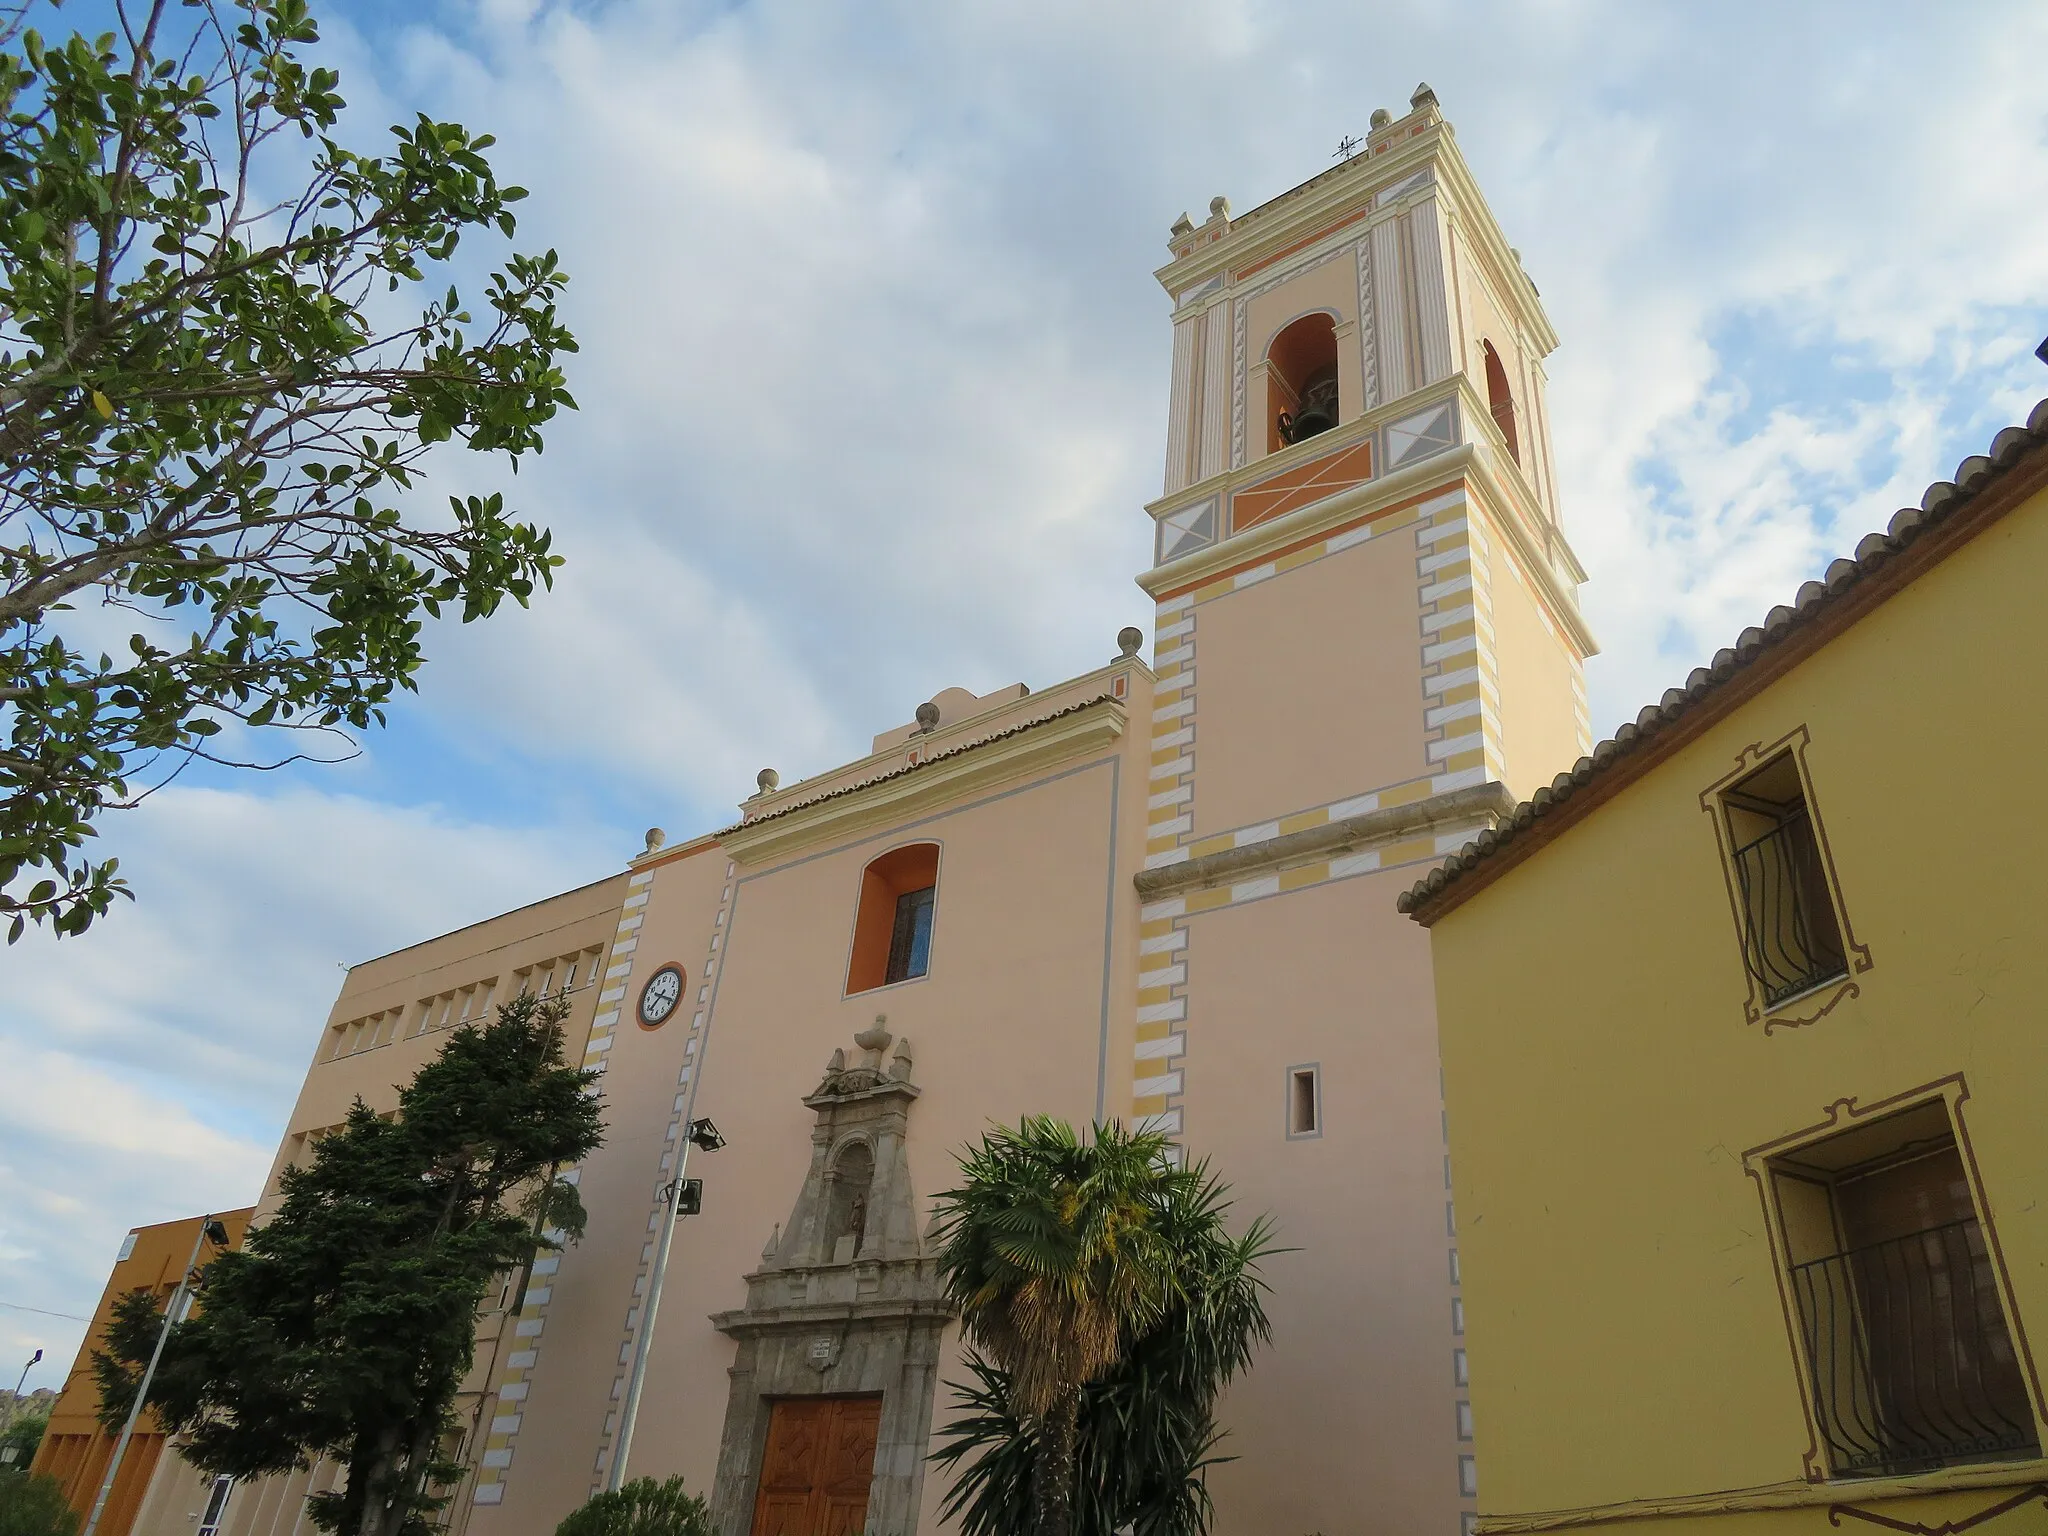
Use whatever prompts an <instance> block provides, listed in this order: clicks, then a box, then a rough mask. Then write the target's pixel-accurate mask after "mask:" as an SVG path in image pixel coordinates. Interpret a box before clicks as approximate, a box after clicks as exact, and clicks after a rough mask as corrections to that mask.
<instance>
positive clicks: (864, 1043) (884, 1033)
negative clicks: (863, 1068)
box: [853, 1013, 896, 1066]
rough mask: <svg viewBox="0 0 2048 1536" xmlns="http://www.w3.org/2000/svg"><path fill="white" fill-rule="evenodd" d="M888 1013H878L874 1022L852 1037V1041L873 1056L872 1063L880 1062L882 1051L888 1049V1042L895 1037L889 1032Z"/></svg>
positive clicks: (878, 1063)
mask: <svg viewBox="0 0 2048 1536" xmlns="http://www.w3.org/2000/svg"><path fill="white" fill-rule="evenodd" d="M888 1024H889V1015H887V1014H886V1013H878V1014H876V1015H875V1022H874V1023H873V1024H871V1025H869V1026H868V1027H867V1028H866V1029H864V1030H862V1031H861V1032H860V1033H859V1034H857V1035H855V1036H854V1037H853V1043H854V1044H855V1045H857V1046H859V1047H860V1048H861V1049H862V1050H863V1051H866V1052H867V1053H868V1054H869V1055H871V1056H873V1057H874V1065H875V1066H880V1065H881V1064H882V1052H884V1051H886V1050H887V1049H889V1042H890V1041H891V1040H893V1039H895V1038H896V1037H895V1036H894V1035H892V1034H890V1033H889V1029H888Z"/></svg>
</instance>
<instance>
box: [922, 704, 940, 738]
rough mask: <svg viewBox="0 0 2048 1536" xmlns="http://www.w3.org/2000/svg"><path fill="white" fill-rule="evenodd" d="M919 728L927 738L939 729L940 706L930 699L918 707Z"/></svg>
mask: <svg viewBox="0 0 2048 1536" xmlns="http://www.w3.org/2000/svg"><path fill="white" fill-rule="evenodd" d="M917 728H918V730H919V731H921V732H923V733H924V734H925V735H927V736H929V735H931V733H932V732H933V731H936V730H937V729H938V728H939V706H938V705H936V704H934V703H932V702H931V701H930V700H929V699H927V700H926V701H925V702H924V703H922V704H920V705H918V706H917Z"/></svg>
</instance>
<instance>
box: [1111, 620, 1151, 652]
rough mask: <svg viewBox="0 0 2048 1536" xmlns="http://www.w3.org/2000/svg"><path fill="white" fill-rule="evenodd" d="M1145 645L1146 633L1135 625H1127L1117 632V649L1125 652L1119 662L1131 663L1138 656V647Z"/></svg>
mask: <svg viewBox="0 0 2048 1536" xmlns="http://www.w3.org/2000/svg"><path fill="white" fill-rule="evenodd" d="M1144 643H1145V631H1143V630H1142V629H1140V628H1138V626H1137V625H1135V624H1126V625H1125V626H1124V627H1123V628H1122V629H1120V630H1118V631H1117V632H1116V648H1117V649H1118V650H1119V651H1121V652H1123V654H1122V655H1121V656H1119V657H1117V660H1118V661H1129V660H1130V659H1131V658H1132V657H1133V656H1135V655H1137V654H1138V647H1139V646H1141V645H1143V644H1144Z"/></svg>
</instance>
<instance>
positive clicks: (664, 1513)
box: [555, 1477, 712, 1536]
mask: <svg viewBox="0 0 2048 1536" xmlns="http://www.w3.org/2000/svg"><path fill="white" fill-rule="evenodd" d="M555 1536H712V1532H711V1506H710V1505H708V1504H706V1503H705V1502H704V1501H703V1500H702V1499H700V1498H698V1497H696V1496H695V1495H694V1494H690V1493H686V1492H685V1491H684V1489H683V1480H682V1478H680V1477H672V1478H670V1479H669V1480H668V1481H667V1482H665V1483H658V1482H656V1481H655V1480H654V1479H653V1478H651V1477H636V1478H634V1479H633V1480H632V1481H631V1482H629V1483H627V1484H626V1485H625V1486H624V1487H623V1488H620V1489H619V1490H617V1491H616V1492H614V1493H597V1494H592V1495H591V1496H590V1498H589V1499H588V1500H587V1501H586V1502H585V1503H584V1504H583V1505H582V1506H581V1507H580V1508H578V1509H576V1510H575V1511H573V1512H572V1513H571V1514H570V1515H569V1516H568V1518H566V1519H565V1520H563V1521H562V1523H561V1524H560V1525H558V1526H556V1527H555Z"/></svg>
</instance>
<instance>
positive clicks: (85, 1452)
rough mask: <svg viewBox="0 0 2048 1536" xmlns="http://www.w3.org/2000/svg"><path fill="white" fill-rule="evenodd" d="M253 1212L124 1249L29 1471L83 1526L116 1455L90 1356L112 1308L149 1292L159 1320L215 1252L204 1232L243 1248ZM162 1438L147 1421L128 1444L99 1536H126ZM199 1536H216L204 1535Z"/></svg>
mask: <svg viewBox="0 0 2048 1536" xmlns="http://www.w3.org/2000/svg"><path fill="white" fill-rule="evenodd" d="M253 1214H254V1212H253V1211H252V1210H240V1211H227V1212H223V1213H221V1214H220V1215H218V1216H214V1217H205V1216H186V1217H183V1218H181V1219H180V1220H177V1221H160V1222H158V1223H157V1224H156V1225H155V1226H152V1227H137V1228H135V1230H134V1231H132V1232H130V1233H129V1234H128V1235H127V1237H125V1238H123V1239H122V1241H121V1251H120V1253H119V1254H118V1255H116V1256H115V1260H114V1272H113V1274H111V1275H109V1276H108V1277H107V1288H106V1290H105V1291H104V1292H102V1293H101V1295H100V1304H99V1306H98V1307H96V1308H94V1309H93V1314H92V1327H91V1328H90V1329H89V1330H88V1331H87V1333H86V1336H85V1342H84V1343H83V1344H81V1345H79V1346H78V1358H77V1359H75V1360H73V1361H72V1362H71V1371H70V1373H69V1374H68V1375H67V1376H65V1378H64V1390H63V1391H62V1392H61V1393H59V1394H58V1397H57V1402H56V1405H55V1406H54V1407H53V1408H52V1409H51V1410H50V1427H49V1429H48V1430H47V1431H46V1432H45V1433H44V1435H43V1443H42V1446H41V1448H40V1449H39V1450H38V1451H37V1452H36V1459H35V1461H34V1463H33V1464H32V1465H31V1467H30V1471H32V1472H35V1473H38V1474H41V1475H43V1476H46V1477H54V1478H56V1479H57V1480H58V1481H59V1482H60V1483H62V1484H63V1485H64V1497H65V1499H66V1500H67V1501H68V1502H69V1503H70V1505H71V1507H72V1508H73V1509H74V1510H76V1511H77V1512H78V1518H79V1520H80V1521H81V1522H83V1521H84V1520H85V1519H86V1517H87V1516H88V1515H90V1514H91V1512H92V1506H93V1502H94V1500H95V1499H97V1498H98V1497H99V1491H100V1485H101V1484H102V1483H103V1482H105V1481H106V1476H107V1463H108V1461H109V1459H110V1458H111V1457H112V1456H113V1454H114V1442H115V1440H116V1439H117V1438H118V1437H117V1436H116V1435H115V1434H112V1433H109V1432H108V1431H107V1430H106V1429H104V1428H103V1427H102V1426H101V1424H100V1421H99V1407H100V1394H99V1386H98V1384H97V1383H96V1382H95V1381H94V1379H93V1371H92V1357H93V1351H95V1350H97V1349H101V1348H103V1347H104V1346H105V1343H106V1336H107V1325H108V1323H109V1321H110V1320H111V1319H112V1317H113V1315H114V1303H115V1301H116V1300H117V1299H119V1298H120V1297H121V1296H123V1295H125V1294H126V1293H128V1292H129V1291H148V1292H149V1293H150V1295H151V1296H153V1297H154V1298H155V1300H156V1306H157V1310H158V1311H159V1312H161V1311H162V1310H163V1308H164V1307H165V1306H167V1305H168V1304H169V1303H170V1300H171V1296H172V1293H173V1292H175V1291H176V1290H177V1288H178V1282H179V1280H180V1279H182V1278H183V1277H184V1273H185V1268H184V1267H185V1265H186V1264H187V1263H189V1262H190V1261H191V1258H192V1252H193V1248H194V1245H195V1244H196V1245H197V1247H198V1249H199V1266H200V1268H204V1267H205V1266H206V1264H207V1263H208V1262H210V1261H211V1259H212V1257H213V1255H214V1253H215V1252H216V1251H217V1250H216V1249H215V1248H214V1246H213V1245H212V1244H210V1243H205V1242H201V1241H200V1226H201V1224H202V1223H203V1222H205V1221H208V1220H215V1221H218V1222H220V1224H221V1225H222V1226H224V1227H226V1228H227V1233H228V1246H229V1247H231V1248H235V1247H240V1246H241V1242H242V1234H243V1233H244V1232H245V1231H246V1230H247V1229H248V1226H249V1218H250V1216H251V1215H253ZM163 1448H164V1435H163V1431H162V1430H161V1429H159V1428H158V1427H157V1424H156V1419H155V1416H154V1415H153V1414H149V1413H144V1414H143V1416H142V1418H141V1419H140V1420H138V1421H137V1423H136V1426H135V1433H134V1435H132V1436H131V1437H130V1438H129V1441H128V1450H127V1452H126V1454H124V1455H123V1456H122V1458H121V1470H120V1473H119V1475H118V1476H117V1477H116V1478H115V1480H114V1490H113V1493H112V1494H111V1495H110V1496H109V1498H108V1500H107V1507H106V1510H105V1512H104V1513H102V1514H101V1516H100V1524H99V1531H98V1532H97V1533H96V1536H128V1532H129V1530H130V1528H131V1527H132V1526H133V1525H134V1523H135V1516H136V1512H137V1510H138V1509H139V1508H140V1507H141V1504H142V1498H143V1494H144V1492H145V1490H147V1489H148V1488H149V1486H150V1482H151V1479H152V1477H153V1475H154V1473H155V1471H156V1467H157V1462H158V1460H159V1459H160V1458H161V1456H162V1454H163ZM201 1536H213V1532H212V1531H211V1530H203V1531H202V1533H201Z"/></svg>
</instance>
